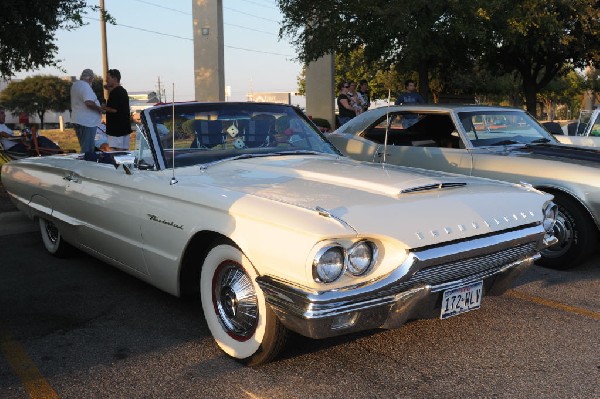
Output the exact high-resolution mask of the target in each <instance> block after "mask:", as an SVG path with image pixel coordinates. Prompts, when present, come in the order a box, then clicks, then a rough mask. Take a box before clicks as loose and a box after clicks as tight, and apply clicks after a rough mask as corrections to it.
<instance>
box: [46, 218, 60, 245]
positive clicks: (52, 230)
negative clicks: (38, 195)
mask: <svg viewBox="0 0 600 399" xmlns="http://www.w3.org/2000/svg"><path fill="white" fill-rule="evenodd" d="M45 224H46V235H47V236H48V239H49V240H50V242H52V244H56V243H57V242H58V239H59V237H60V234H59V232H58V228H56V226H55V225H54V223H52V222H49V221H46V222H45Z"/></svg>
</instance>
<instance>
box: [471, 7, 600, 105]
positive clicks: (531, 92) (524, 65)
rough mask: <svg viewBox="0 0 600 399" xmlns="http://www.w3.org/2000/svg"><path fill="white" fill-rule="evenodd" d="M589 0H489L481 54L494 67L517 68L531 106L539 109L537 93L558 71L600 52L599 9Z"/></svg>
mask: <svg viewBox="0 0 600 399" xmlns="http://www.w3.org/2000/svg"><path fill="white" fill-rule="evenodd" d="M593 3H595V2H594V1H590V0H521V1H518V2H515V1H514V0H488V1H486V2H485V3H484V4H483V5H482V7H481V9H480V10H479V16H480V18H482V19H483V20H485V21H487V23H486V24H485V26H486V33H487V42H488V45H487V46H486V47H485V52H484V57H483V59H484V60H485V62H486V63H487V65H488V67H489V68H490V69H491V70H492V71H494V72H496V73H500V74H501V73H511V72H517V73H518V74H519V75H520V76H521V79H522V90H523V93H524V95H525V103H526V106H527V110H528V111H529V112H530V113H532V114H534V115H535V114H536V105H537V94H538V92H539V91H540V90H542V89H543V88H544V87H546V86H547V85H548V84H549V83H550V82H551V81H552V80H553V79H554V78H555V77H557V76H561V75H562V76H564V75H565V74H566V73H567V72H568V71H569V70H571V69H572V68H582V67H584V66H586V65H588V64H590V63H592V62H593V61H594V60H595V59H597V56H598V49H599V46H600V44H599V43H600V29H599V28H598V21H599V19H600V10H599V9H598V7H597V5H595V4H593Z"/></svg>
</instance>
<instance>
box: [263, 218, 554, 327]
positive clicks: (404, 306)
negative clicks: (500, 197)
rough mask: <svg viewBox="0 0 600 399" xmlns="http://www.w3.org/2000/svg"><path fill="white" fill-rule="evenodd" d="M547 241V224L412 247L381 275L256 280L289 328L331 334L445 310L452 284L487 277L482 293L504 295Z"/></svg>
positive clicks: (436, 314) (397, 323)
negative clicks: (316, 283)
mask: <svg viewBox="0 0 600 399" xmlns="http://www.w3.org/2000/svg"><path fill="white" fill-rule="evenodd" d="M546 246H547V243H546V242H545V241H544V231H543V228H542V227H541V226H530V227H526V228H523V229H520V230H515V231H510V232H505V233H502V234H497V235H492V236H486V237H480V238H476V239H473V240H468V241H461V242H455V243H450V244H447V245H444V246H439V247H433V248H425V249H423V250H417V251H415V252H412V253H411V254H410V255H409V256H408V258H407V259H406V260H405V261H404V262H403V263H402V264H401V265H399V266H398V267H397V268H396V269H395V270H394V271H393V272H392V273H390V274H389V275H387V276H385V277H383V278H380V279H378V280H374V281H369V282H367V283H363V284H359V285H356V286H352V287H345V288H343V289H337V290H330V291H314V290H312V289H310V288H307V287H302V286H299V285H297V284H294V283H291V282H289V281H284V280H281V279H278V278H276V277H273V276H261V277H258V279H257V282H258V284H259V286H260V287H261V289H262V290H263V292H264V294H265V298H266V301H267V303H269V304H270V305H271V308H272V309H273V311H274V312H275V314H276V315H277V317H279V319H280V320H281V322H282V323H283V324H284V325H285V326H286V327H287V328H289V329H290V330H293V331H295V332H297V333H299V334H302V335H305V336H307V337H311V338H326V337H332V336H337V335H343V334H348V333H351V332H356V331H364V330H369V329H373V328H397V327H400V326H401V325H402V324H404V323H406V322H407V321H408V320H413V319H424V318H434V317H439V315H440V306H441V297H442V293H443V291H445V290H447V289H452V288H457V287H461V286H464V285H467V284H470V283H472V282H476V281H481V280H483V292H484V296H487V295H501V294H502V293H504V292H505V291H506V290H507V289H508V288H510V287H511V285H512V283H513V281H514V279H515V278H516V277H518V276H519V275H520V274H521V273H522V272H523V271H524V270H525V269H526V268H527V267H529V266H530V265H532V264H533V262H534V261H535V260H537V259H539V257H540V255H539V251H540V250H541V249H543V248H545V247H546Z"/></svg>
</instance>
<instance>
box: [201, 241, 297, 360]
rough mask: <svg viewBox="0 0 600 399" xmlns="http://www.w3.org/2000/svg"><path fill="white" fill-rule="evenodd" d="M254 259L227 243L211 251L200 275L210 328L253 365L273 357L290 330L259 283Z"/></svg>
mask: <svg viewBox="0 0 600 399" xmlns="http://www.w3.org/2000/svg"><path fill="white" fill-rule="evenodd" d="M256 277H257V275H256V272H255V271H254V268H253V267H252V265H251V264H250V261H249V260H248V259H247V258H246V257H245V256H244V254H243V253H242V252H241V251H240V250H239V249H238V248H236V247H234V246H232V245H230V244H229V243H227V242H220V243H217V244H216V245H215V246H213V248H212V249H211V250H210V251H209V252H208V254H207V256H206V259H205V260H204V264H203V266H202V271H201V274H200V298H201V300H202V309H203V311H204V317H205V318H206V323H207V324H208V328H209V329H210V332H211V333H212V335H213V338H214V339H215V341H216V342H217V344H218V345H219V347H220V348H221V349H222V350H223V351H224V352H225V353H227V354H228V355H229V356H231V357H233V358H234V359H236V360H238V361H240V362H242V363H244V364H246V365H249V366H254V365H259V364H262V363H267V362H269V361H271V360H273V359H274V358H275V357H276V356H277V355H278V354H279V352H280V351H281V350H282V349H283V347H284V346H285V342H286V339H287V335H288V331H287V329H286V328H285V327H284V326H283V325H282V324H281V322H280V321H279V319H277V317H276V316H275V314H274V313H273V311H272V310H271V308H270V307H269V306H267V304H266V301H265V298H264V295H263V293H262V291H261V289H260V287H258V285H257V284H256Z"/></svg>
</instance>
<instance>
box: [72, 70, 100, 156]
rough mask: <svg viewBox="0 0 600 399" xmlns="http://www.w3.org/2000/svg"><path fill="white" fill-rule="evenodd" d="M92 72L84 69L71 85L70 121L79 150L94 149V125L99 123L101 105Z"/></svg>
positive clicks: (90, 150) (89, 150) (88, 150)
mask: <svg viewBox="0 0 600 399" xmlns="http://www.w3.org/2000/svg"><path fill="white" fill-rule="evenodd" d="M93 80H94V72H93V71H92V70H91V69H84V70H83V72H81V77H80V78H79V80H77V81H75V82H73V85H72V86H71V122H72V123H73V126H74V128H75V134H76V135H77V140H79V146H80V147H81V152H92V151H94V150H95V142H94V139H95V137H96V126H98V125H99V124H100V116H101V114H102V107H100V102H99V101H98V97H97V96H96V93H94V90H92V81H93Z"/></svg>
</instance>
